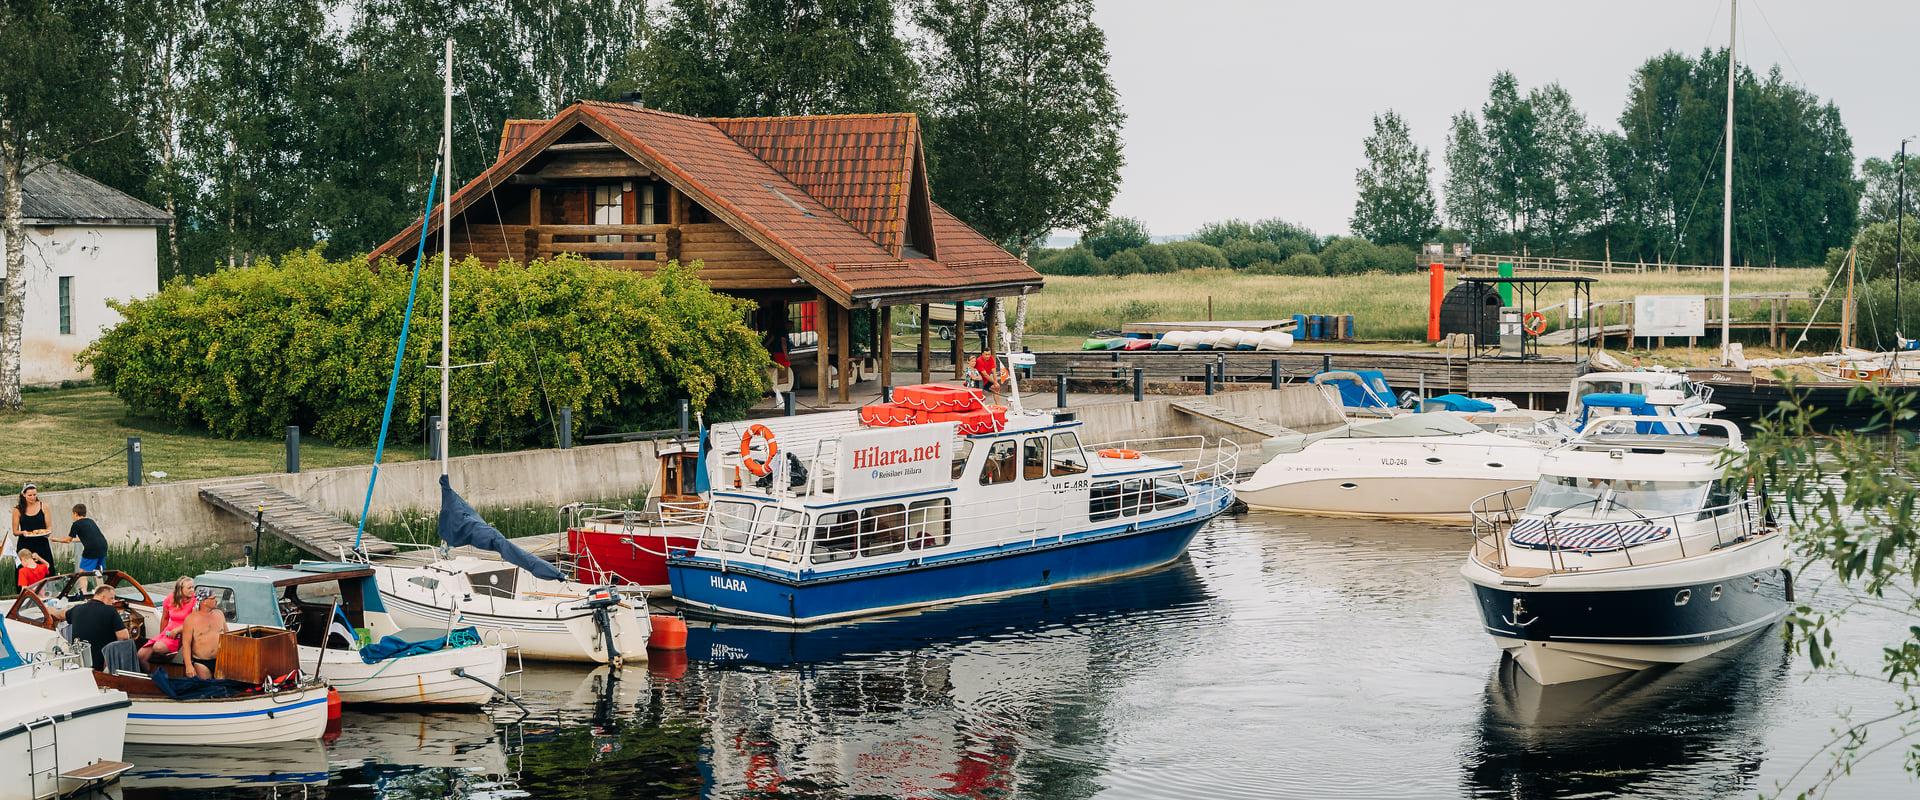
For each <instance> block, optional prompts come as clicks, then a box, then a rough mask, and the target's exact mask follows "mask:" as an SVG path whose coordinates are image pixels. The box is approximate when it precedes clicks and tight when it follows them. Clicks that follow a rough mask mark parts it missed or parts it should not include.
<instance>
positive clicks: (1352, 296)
mask: <svg viewBox="0 0 1920 800" xmlns="http://www.w3.org/2000/svg"><path fill="white" fill-rule="evenodd" d="M1596 277H1598V278H1599V282H1598V283H1595V284H1594V285H1593V299H1594V300H1595V301H1601V300H1612V299H1625V298H1631V297H1633V296H1634V295H1641V294H1708V295H1718V294H1719V293H1720V274H1719V273H1717V272H1706V273H1684V274H1673V273H1647V274H1636V275H1600V276H1596ZM1823 277H1824V276H1823V271H1822V270H1819V269H1779V270H1767V271H1758V270H1756V271H1751V272H1736V273H1734V276H1733V291H1734V293H1735V294H1740V293H1749V292H1805V291H1812V292H1819V291H1820V290H1821V289H1822V288H1823V286H1824V284H1825V281H1824V280H1822V278H1823ZM1448 280H1449V283H1450V284H1451V283H1452V278H1451V277H1449V279H1448ZM1570 294H1571V290H1570V289H1566V288H1548V289H1546V290H1544V291H1542V292H1541V294H1540V300H1541V302H1542V303H1543V304H1547V305H1551V304H1554V303H1560V302H1564V301H1565V300H1566V299H1567V298H1568V296H1569V295H1570ZM1209 302H1211V303H1212V307H1213V315H1212V319H1282V318H1285V317H1288V316H1291V315H1293V314H1306V313H1314V314H1352V315H1353V316H1354V325H1355V327H1356V328H1357V329H1358V334H1359V338H1362V339H1405V340H1409V341H1414V340H1419V339H1422V338H1423V337H1424V336H1425V335H1426V330H1427V275H1426V274H1425V273H1419V274H1413V275H1380V274H1369V275H1357V276H1343V277H1325V278H1301V277H1288V276H1281V275H1247V274H1244V273H1240V272H1235V271H1232V270H1191V271H1187V272H1176V273H1170V274H1163V275H1128V276H1124V277H1080V276H1064V275H1049V276H1047V285H1046V288H1045V289H1044V290H1042V291H1041V292H1040V293H1038V294H1036V295H1034V296H1033V299H1032V300H1031V302H1030V304H1029V306H1028V309H1027V332H1028V335H1029V337H1030V338H1033V339H1034V340H1033V341H1032V342H1030V343H1029V345H1030V346H1032V347H1033V348H1034V349H1036V350H1038V349H1053V348H1058V347H1078V346H1079V343H1080V340H1081V339H1083V338H1085V337H1086V336H1087V334H1088V333H1090V332H1092V331H1096V330H1103V329H1117V328H1119V327H1120V326H1121V325H1122V324H1123V323H1126V322H1147V321H1178V320H1203V319H1208V315H1207V308H1208V303H1209ZM1799 305H1800V310H1801V312H1802V314H1803V315H1804V313H1805V309H1806V304H1804V303H1802V304H1799ZM1834 306H1835V304H1834V303H1829V304H1828V310H1829V311H1831V310H1832V309H1833V308H1834ZM1735 313H1736V314H1738V313H1740V312H1739V311H1738V310H1737V309H1736V312H1735ZM1760 313H1761V316H1760V317H1758V318H1759V319H1765V318H1766V317H1765V314H1764V312H1760ZM1611 319H1612V317H1609V320H1611Z"/></svg>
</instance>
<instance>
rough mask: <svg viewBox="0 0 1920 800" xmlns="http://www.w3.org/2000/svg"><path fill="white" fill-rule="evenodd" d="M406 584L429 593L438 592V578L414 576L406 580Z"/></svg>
mask: <svg viewBox="0 0 1920 800" xmlns="http://www.w3.org/2000/svg"><path fill="white" fill-rule="evenodd" d="M407 582H408V583H411V584H413V585H415V586H418V587H420V588H423V589H426V590H427V591H430V592H435V591H439V590H440V579H439V578H429V577H427V576H425V575H415V576H413V577H411V578H408V579H407Z"/></svg>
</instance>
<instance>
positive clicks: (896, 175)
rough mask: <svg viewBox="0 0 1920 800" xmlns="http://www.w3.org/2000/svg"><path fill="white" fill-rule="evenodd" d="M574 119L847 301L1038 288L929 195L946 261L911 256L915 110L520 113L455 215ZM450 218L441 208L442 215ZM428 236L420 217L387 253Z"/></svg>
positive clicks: (937, 248)
mask: <svg viewBox="0 0 1920 800" xmlns="http://www.w3.org/2000/svg"><path fill="white" fill-rule="evenodd" d="M575 125H586V126H588V127H589V128H592V129H593V130H595V131H596V132H598V133H600V134H601V135H602V136H604V137H606V138H607V139H608V140H609V141H612V142H613V143H615V144H616V145H619V146H620V147H621V148H622V149H623V150H625V151H626V152H627V153H628V154H630V155H632V156H634V157H635V158H636V159H638V160H640V161H642V162H643V163H647V164H648V166H649V167H650V168H653V169H654V170H656V171H657V172H659V173H660V174H661V175H662V176H663V177H665V178H667V179H668V180H669V181H671V182H673V183H674V184H676V185H678V186H679V187H680V189H681V191H683V192H686V193H687V194H688V195H689V196H690V197H692V198H693V199H694V200H695V201H697V202H699V203H700V204H701V205H702V206H704V207H706V208H707V209H708V210H709V211H711V212H713V213H714V214H715V215H716V216H718V217H720V218H721V219H722V220H725V221H726V222H728V223H729V224H732V225H733V226H735V227H736V228H738V229H739V230H740V231H741V232H742V233H744V234H745V235H747V237H748V238H750V239H753V240H754V241H756V242H757V243H759V244H760V245H761V246H762V247H764V248H766V249H767V251H768V252H770V253H773V254H774V255H775V257H776V258H779V259H780V260H781V261H783V262H785V263H786V264H787V265H788V266H789V267H791V268H793V269H794V270H795V271H796V272H797V273H799V274H800V275H801V276H802V277H803V278H805V279H806V280H807V281H808V282H809V283H810V284H812V285H813V286H814V287H815V288H816V289H818V290H820V291H822V292H824V293H826V294H827V295H828V296H830V297H833V298H834V299H836V300H838V301H839V302H841V303H842V304H846V305H852V304H853V303H855V302H857V301H861V300H868V299H878V298H883V297H888V296H901V297H906V296H911V295H914V294H924V293H927V292H941V291H949V292H950V291H951V290H964V289H970V288H978V289H980V290H981V291H982V293H983V294H986V293H992V294H1006V293H1009V291H1014V290H1018V289H1019V288H1020V287H1027V286H1039V285H1040V283H1041V278H1040V275H1039V273H1036V272H1034V270H1033V268H1032V267H1029V266H1027V264H1026V263H1025V262H1022V261H1020V260H1019V259H1018V258H1015V257H1014V256H1013V255H1011V254H1009V253H1008V252H1007V251H1006V250H1004V249H1002V248H1001V247H1000V246H999V245H997V244H994V243H993V242H992V241H991V240H989V239H987V238H986V237H985V236H982V235H980V233H979V232H978V231H975V230H973V229H972V228H971V227H969V226H968V225H967V224H966V223H964V222H961V221H960V220H959V219H957V218H955V217H954V216H953V215H952V214H949V213H947V211H946V210H945V209H942V208H940V207H939V206H937V205H932V204H931V203H930V202H929V206H930V211H931V220H932V227H933V233H934V247H933V251H934V252H935V253H936V254H937V255H939V257H940V258H939V259H938V260H934V259H929V258H924V257H922V258H902V247H903V243H904V241H905V238H906V237H905V231H906V225H907V221H908V217H909V213H910V212H909V204H910V203H911V202H912V201H913V198H912V191H911V184H912V178H913V167H914V160H915V159H916V158H918V157H919V152H920V148H921V145H920V141H919V122H918V120H917V118H915V117H914V116H913V115H911V114H872V115H848V116H817V117H773V118H745V119H702V118H698V117H688V116H683V115H679V114H669V113H666V112H662V111H655V110H651V109H645V108H640V107H638V106H633V105H627V104H619V103H601V102H582V103H577V104H575V105H573V106H570V107H568V108H567V109H565V110H563V111H561V112H560V114H559V115H557V116H555V117H554V118H553V119H552V120H547V121H544V122H541V121H537V120H511V121H509V122H508V124H507V126H506V127H505V128H504V129H503V130H502V131H501V141H500V150H501V157H500V160H498V161H496V162H495V163H494V165H493V166H492V167H490V168H488V169H487V171H486V172H484V173H482V174H481V175H480V176H479V177H478V178H475V179H474V182H473V183H469V184H468V185H467V186H465V187H462V188H461V190H460V191H458V192H456V193H454V196H453V204H454V210H455V212H456V213H458V212H459V211H461V210H462V209H464V208H465V207H466V205H467V204H469V203H471V202H473V201H474V200H476V199H478V198H479V197H483V196H484V195H485V192H484V191H483V188H484V187H490V186H494V185H497V184H498V183H500V182H503V181H504V179H505V177H506V176H507V175H510V174H512V173H513V172H514V171H516V170H518V169H519V168H520V167H521V166H524V165H525V164H526V162H527V161H529V160H531V159H532V158H533V157H534V156H536V155H538V152H539V151H540V150H541V149H544V148H545V146H546V144H545V143H547V142H551V141H553V140H554V139H556V138H558V136H559V135H560V134H561V133H563V132H564V131H565V130H568V129H571V128H572V127H574V126H575ZM432 219H433V224H435V225H437V224H438V222H439V216H438V214H437V213H436V214H435V215H434V216H433V218H432ZM418 236H419V230H418V224H417V223H416V224H415V225H414V226H413V227H410V228H409V229H408V230H407V231H403V232H402V233H401V234H399V235H398V236H395V237H394V238H393V240H391V241H389V242H388V243H387V244H385V245H382V246H381V247H380V248H379V249H377V250H375V251H374V254H373V255H374V256H375V257H379V256H383V255H387V254H390V253H393V252H397V249H398V248H399V247H400V246H401V245H402V244H403V243H405V242H409V241H412V240H413V239H414V238H416V237H418Z"/></svg>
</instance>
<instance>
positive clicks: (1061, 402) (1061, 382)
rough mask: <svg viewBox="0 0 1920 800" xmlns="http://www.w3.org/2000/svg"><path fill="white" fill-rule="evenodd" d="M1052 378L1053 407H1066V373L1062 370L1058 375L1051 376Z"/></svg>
mask: <svg viewBox="0 0 1920 800" xmlns="http://www.w3.org/2000/svg"><path fill="white" fill-rule="evenodd" d="M1053 379H1054V384H1053V406H1054V408H1066V407H1067V375H1066V373H1064V372H1063V373H1061V374H1059V375H1055V376H1053Z"/></svg>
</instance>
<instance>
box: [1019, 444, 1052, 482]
mask: <svg viewBox="0 0 1920 800" xmlns="http://www.w3.org/2000/svg"><path fill="white" fill-rule="evenodd" d="M1020 472H1021V477H1024V478H1026V479H1027V480H1030V481H1037V480H1041V479H1043V478H1045V477H1047V437H1045V436H1034V437H1031V438H1029V439H1027V441H1026V442H1025V443H1024V444H1022V445H1021V447H1020Z"/></svg>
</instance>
